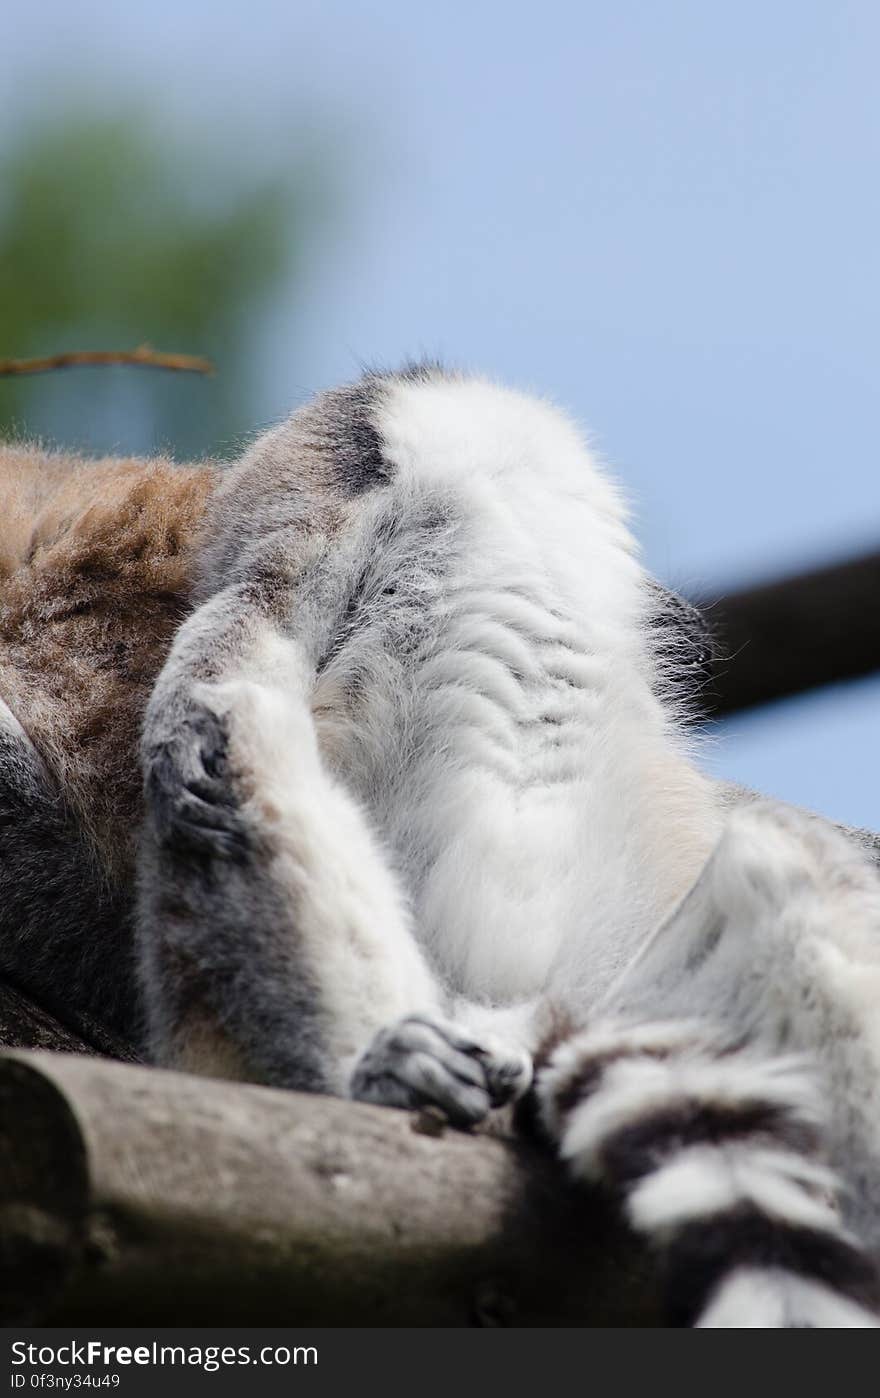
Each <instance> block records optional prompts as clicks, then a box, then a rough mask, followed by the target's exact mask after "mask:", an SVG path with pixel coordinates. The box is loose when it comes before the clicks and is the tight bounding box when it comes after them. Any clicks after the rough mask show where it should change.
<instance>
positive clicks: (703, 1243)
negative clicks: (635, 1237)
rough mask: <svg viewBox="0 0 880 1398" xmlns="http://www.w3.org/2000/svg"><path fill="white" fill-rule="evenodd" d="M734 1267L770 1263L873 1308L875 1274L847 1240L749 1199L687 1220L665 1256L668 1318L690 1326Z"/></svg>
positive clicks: (764, 1265)
mask: <svg viewBox="0 0 880 1398" xmlns="http://www.w3.org/2000/svg"><path fill="white" fill-rule="evenodd" d="M738 1267H755V1268H760V1267H773V1268H777V1269H782V1270H784V1271H788V1272H794V1273H796V1274H797V1275H799V1276H802V1277H807V1278H810V1279H811V1280H813V1281H817V1282H822V1283H824V1285H825V1286H827V1287H829V1288H830V1289H831V1290H832V1291H837V1292H840V1293H842V1294H843V1295H845V1296H848V1297H850V1298H851V1299H852V1300H853V1301H856V1302H857V1303H858V1304H859V1305H862V1306H865V1307H867V1309H869V1310H873V1309H874V1308H875V1306H876V1304H877V1299H878V1288H877V1276H876V1273H875V1271H874V1268H873V1266H872V1265H871V1263H870V1262H869V1261H868V1259H867V1258H866V1257H865V1256H864V1255H863V1254H862V1253H861V1252H859V1251H858V1249H857V1248H854V1247H853V1246H852V1245H851V1244H850V1243H847V1242H845V1241H844V1240H843V1239H842V1238H840V1237H837V1236H836V1235H835V1234H833V1233H826V1232H823V1231H821V1230H820V1229H813V1228H801V1227H793V1226H791V1225H789V1224H786V1223H784V1222H781V1221H779V1220H776V1219H772V1218H769V1217H768V1216H767V1215H766V1214H763V1213H761V1212H760V1211H759V1210H758V1209H756V1208H755V1207H754V1205H751V1204H740V1205H738V1206H737V1207H736V1208H734V1209H731V1210H729V1211H728V1212H726V1213H724V1214H719V1215H717V1216H716V1217H715V1218H711V1219H702V1220H699V1221H697V1222H694V1223H691V1224H688V1225H687V1226H686V1227H685V1228H682V1229H681V1230H680V1231H679V1232H678V1233H677V1234H676V1235H675V1239H674V1241H673V1243H672V1244H671V1245H670V1246H669V1248H668V1249H667V1252H666V1257H665V1270H666V1286H667V1297H668V1304H669V1308H670V1320H671V1322H672V1324H674V1325H691V1324H693V1322H694V1321H695V1320H696V1319H697V1317H698V1316H699V1315H700V1312H701V1311H703V1310H704V1309H705V1307H706V1304H707V1302H708V1301H709V1299H710V1297H711V1294H712V1292H713V1291H714V1290H715V1289H716V1288H717V1287H718V1286H719V1285H720V1284H721V1283H722V1282H723V1281H724V1280H725V1279H726V1278H727V1277H728V1276H729V1275H730V1273H731V1272H733V1271H735V1270H736V1269H737V1268H738Z"/></svg>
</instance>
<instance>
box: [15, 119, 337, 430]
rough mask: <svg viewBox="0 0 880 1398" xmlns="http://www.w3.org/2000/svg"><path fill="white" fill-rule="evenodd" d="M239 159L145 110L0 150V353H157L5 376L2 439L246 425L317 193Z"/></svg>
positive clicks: (305, 176) (64, 122)
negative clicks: (211, 370)
mask: <svg viewBox="0 0 880 1398" xmlns="http://www.w3.org/2000/svg"><path fill="white" fill-rule="evenodd" d="M245 159H246V155H244V156H243V155H242V154H239V155H238V156H237V158H236V157H233V156H231V155H225V156H224V157H223V158H222V159H221V158H219V155H218V153H217V152H215V151H213V150H211V149H208V150H202V151H192V150H189V149H187V150H184V149H183V148H182V147H180V148H179V147H178V146H177V145H175V144H173V143H171V142H169V140H168V139H167V138H163V137H161V136H160V135H159V134H158V132H157V131H156V130H155V129H154V128H153V127H151V125H150V123H149V121H148V120H146V119H144V118H143V117H139V116H137V115H130V116H128V117H126V118H124V119H110V118H107V117H99V116H89V115H77V114H74V115H68V116H66V117H64V119H56V120H54V121H52V122H51V123H49V124H45V125H42V126H39V127H36V128H32V129H31V130H30V131H28V132H25V133H24V134H23V136H22V137H21V138H20V139H19V140H18V141H17V142H16V143H15V144H14V146H13V147H11V148H10V149H9V151H8V153H7V154H6V156H5V158H3V159H2V161H0V357H6V358H21V357H27V356H31V355H43V354H55V353H59V352H61V351H64V350H80V349H102V350H111V349H133V348H134V347H135V346H136V345H138V344H141V343H144V342H147V343H149V344H151V345H152V346H153V347H154V348H156V349H161V350H168V351H175V352H180V353H190V354H199V355H207V356H208V357H209V358H210V359H212V360H213V361H214V363H215V365H216V369H217V373H216V376H215V377H213V378H210V379H203V378H199V377H196V376H194V375H191V374H173V373H169V372H163V371H159V370H153V369H143V368H115V367H114V368H79V369H71V370H64V371H59V372H55V373H51V374H40V375H37V376H34V377H33V378H26V379H23V378H0V434H3V435H11V434H13V433H14V434H17V435H28V436H36V435H39V436H44V437H47V438H49V439H51V440H52V441H54V442H57V443H59V444H64V445H68V446H75V447H78V448H82V449H84V450H88V451H93V452H106V451H116V450H124V451H150V450H156V449H163V450H171V451H173V452H174V454H175V455H177V456H179V457H185V456H193V455H199V454H202V453H205V452H212V451H218V450H223V448H224V447H225V448H226V449H230V448H231V447H232V446H234V444H235V439H236V438H238V437H239V436H240V435H241V434H242V433H245V432H247V431H248V430H249V429H251V428H253V427H254V426H255V419H254V411H255V410H254V388H255V367H254V352H253V351H254V331H255V328H256V324H257V322H258V319H259V310H260V307H261V305H264V304H265V303H266V301H267V298H268V297H269V296H270V295H271V293H272V292H273V291H277V290H279V289H280V287H281V286H282V285H286V284H287V281H288V278H289V276H290V275H291V273H292V272H293V271H295V269H296V260H297V254H298V252H299V250H300V248H301V246H302V242H303V234H304V231H305V229H306V227H307V223H308V221H309V220H310V219H311V218H312V217H313V214H314V210H315V207H316V204H317V203H320V198H319V197H317V196H318V191H317V187H316V183H315V181H314V179H313V178H312V177H311V175H310V174H309V172H308V171H307V170H306V169H303V170H301V171H300V172H299V173H297V174H293V175H289V176H287V177H284V178H280V177H276V178H274V179H263V180H255V179H254V178H253V177H251V176H249V174H248V171H247V169H246V168H243V160H245Z"/></svg>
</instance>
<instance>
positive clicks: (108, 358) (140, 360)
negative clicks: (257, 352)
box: [0, 345, 214, 375]
mask: <svg viewBox="0 0 880 1398" xmlns="http://www.w3.org/2000/svg"><path fill="white" fill-rule="evenodd" d="M82 364H137V365H140V366H141V367H143V368H146V369H173V370H176V371H177V372H178V373H181V374H213V372H214V365H213V364H212V363H211V361H210V359H203V358H202V357H201V355H197V354H164V353H163V352H162V351H161V350H154V349H153V348H152V346H150V345H138V347H137V349H133V350H70V351H68V352H67V353H65V354H49V355H46V356H44V357H43V358H42V359H0V375H11V374H45V373H48V372H49V370H51V369H73V368H77V367H79V366H80V365H82Z"/></svg>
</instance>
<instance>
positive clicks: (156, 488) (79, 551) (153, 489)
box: [0, 444, 215, 873]
mask: <svg viewBox="0 0 880 1398" xmlns="http://www.w3.org/2000/svg"><path fill="white" fill-rule="evenodd" d="M214 478H215V470H214V468H212V467H211V466H207V465H200V466H177V465H175V464H174V463H173V462H171V461H168V460H163V459H155V460H150V461H141V460H137V459H132V458H120V459H116V458H108V459H105V460H100V461H86V460H82V459H80V458H78V457H75V456H69V455H64V454H62V453H55V452H45V451H41V450H39V449H38V448H36V447H33V446H27V445H16V444H10V445H7V446H4V447H2V448H0V698H2V699H4V700H5V701H6V703H7V704H8V705H9V707H10V708H11V709H12V711H13V713H14V714H15V715H16V717H17V719H18V720H19V722H20V723H21V724H22V726H23V727H24V729H25V730H26V732H27V734H28V736H29V737H30V739H31V741H32V742H33V744H34V746H35V747H36V749H37V751H38V752H39V754H40V755H41V757H42V758H43V759H44V761H45V762H46V764H47V766H48V768H49V771H50V772H51V774H52V776H53V777H54V778H55V780H56V781H57V783H58V785H59V787H60V788H61V789H62V790H63V791H64V793H65V798H66V800H67V802H68V804H69V805H71V806H72V807H73V810H74V812H75V814H76V816H77V817H78V819H79V820H81V821H82V822H83V824H84V826H85V828H86V829H87V830H88V831H89V833H90V834H91V835H92V837H93V840H94V842H95V845H96V848H97V851H98V854H99V857H100V859H101V861H102V862H103V863H105V864H107V865H109V866H110V867H111V868H112V869H113V871H114V872H115V873H118V872H119V870H120V865H121V864H122V865H125V866H126V867H127V865H128V862H129V860H130V856H131V844H132V837H133V835H134V832H135V829H136V826H137V820H138V812H139V807H140V777H139V773H138V763H137V736H138V731H139V727H140V722H141V718H142V715H143V709H144V706H145V704H146V700H147V697H148V695H149V692H150V689H151V687H152V685H153V682H154V681H155V678H156V675H157V674H158V672H159V670H160V669H161V667H162V664H163V662H164V660H165V656H166V654H167V652H168V649H169V647H170V645H171V641H172V638H173V635H174V631H175V629H176V627H177V626H178V625H179V623H180V621H181V620H182V618H183V617H184V616H185V614H186V612H187V610H188V608H189V596H190V591H191V585H192V572H193V560H194V552H195V548H196V540H197V534H198V525H199V521H200V519H201V516H202V513H203V511H204V507H205V503H206V500H207V497H208V495H209V493H210V490H211V488H212V483H213V481H214Z"/></svg>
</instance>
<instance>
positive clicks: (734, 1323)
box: [698, 1267, 877, 1330]
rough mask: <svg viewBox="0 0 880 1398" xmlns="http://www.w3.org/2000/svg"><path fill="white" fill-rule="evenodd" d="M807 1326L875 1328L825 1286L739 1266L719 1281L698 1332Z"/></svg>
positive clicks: (869, 1317)
mask: <svg viewBox="0 0 880 1398" xmlns="http://www.w3.org/2000/svg"><path fill="white" fill-rule="evenodd" d="M801 1326H807V1327H810V1328H820V1329H828V1330H876V1329H877V1321H876V1319H875V1318H874V1317H873V1316H872V1315H870V1314H869V1313H868V1312H867V1311H866V1310H864V1309H863V1307H862V1306H858V1305H856V1304H854V1303H853V1302H852V1301H848V1300H846V1299H845V1298H844V1297H841V1296H838V1295H837V1294H836V1293H835V1292H833V1291H830V1290H829V1289H828V1287H827V1286H822V1285H821V1284H820V1283H817V1282H812V1281H809V1280H808V1279H807V1278H805V1277H798V1276H794V1275H793V1274H792V1273H791V1272H783V1271H780V1270H776V1269H769V1268H768V1269H766V1270H759V1269H757V1268H752V1267H748V1268H746V1267H743V1268H740V1269H739V1270H737V1271H736V1272H734V1273H733V1274H732V1275H731V1276H730V1277H729V1279H728V1280H727V1281H726V1282H724V1283H723V1285H722V1286H721V1287H720V1288H719V1290H718V1291H717V1293H716V1295H715V1296H714V1297H713V1298H712V1300H711V1302H710V1304H709V1306H708V1307H707V1309H706V1310H705V1311H704V1312H703V1315H702V1316H701V1317H700V1320H699V1322H698V1328H700V1329H710V1330H711V1329H715V1330H722V1329H727V1330H746V1329H749V1330H773V1329H788V1328H791V1327H801Z"/></svg>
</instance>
